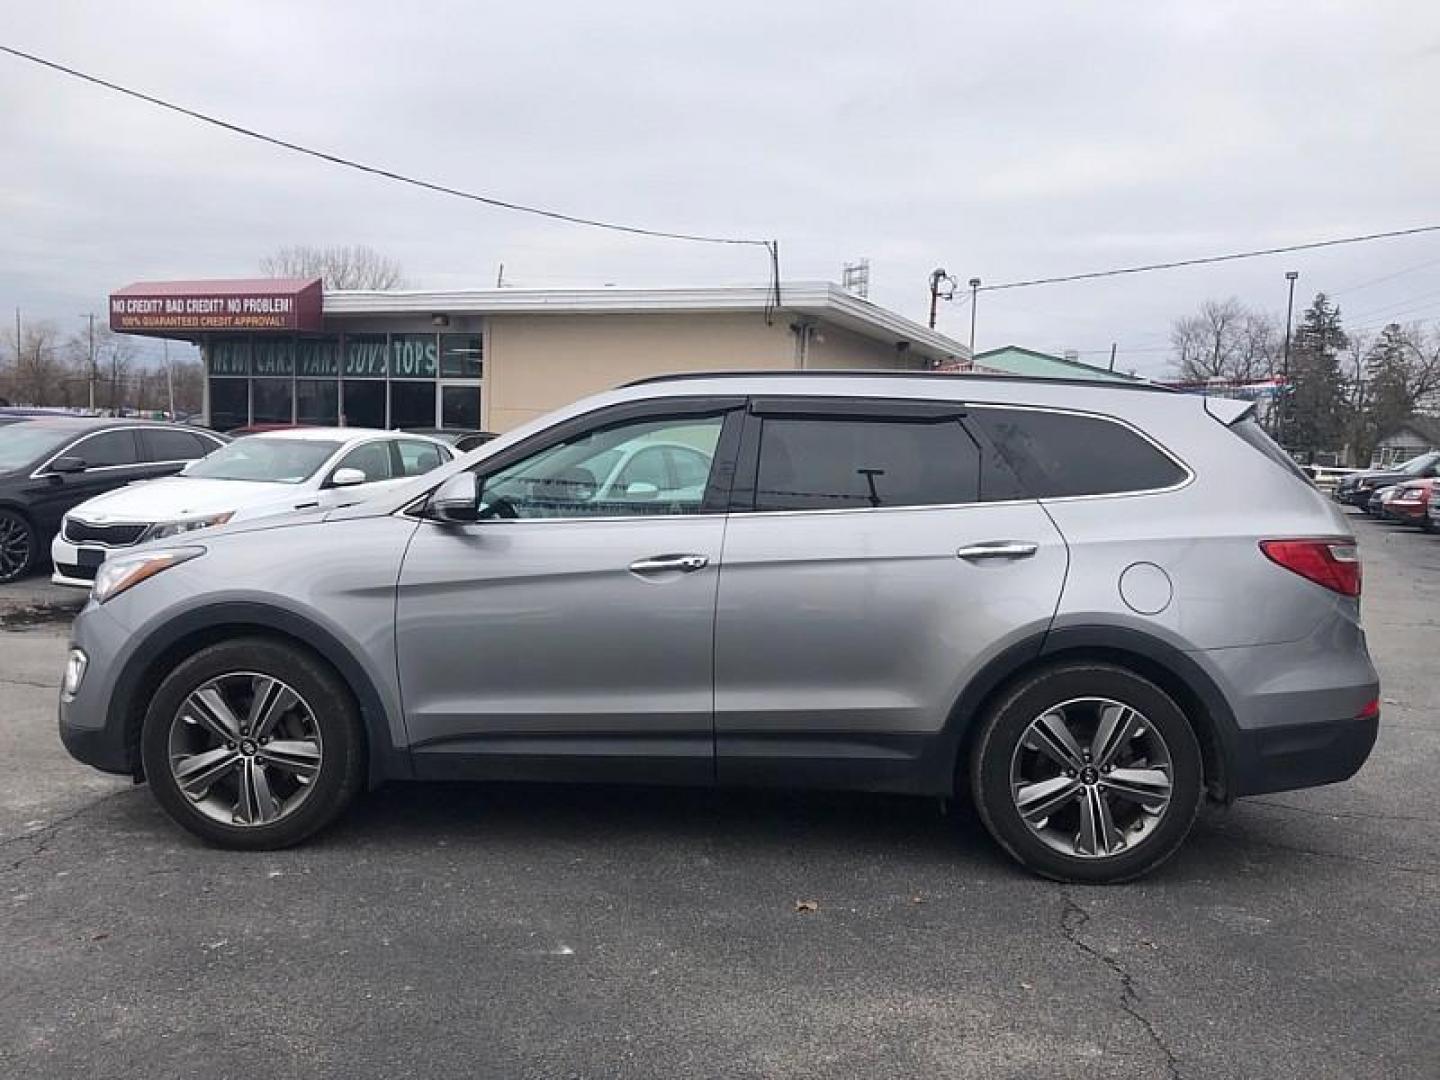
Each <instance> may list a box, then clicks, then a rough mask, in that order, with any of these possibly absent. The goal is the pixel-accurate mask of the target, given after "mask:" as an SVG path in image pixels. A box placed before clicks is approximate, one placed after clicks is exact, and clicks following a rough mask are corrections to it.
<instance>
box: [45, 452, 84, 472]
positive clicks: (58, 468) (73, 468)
mask: <svg viewBox="0 0 1440 1080" xmlns="http://www.w3.org/2000/svg"><path fill="white" fill-rule="evenodd" d="M89 467H90V466H88V465H86V464H85V459H84V458H80V457H69V456H66V457H57V458H56V459H55V460H54V461H52V462H50V469H49V471H50V472H52V473H60V474H62V475H63V474H65V473H82V472H84V471H85V470H86V469H88V468H89Z"/></svg>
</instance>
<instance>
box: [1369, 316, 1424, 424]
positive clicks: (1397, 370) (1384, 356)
mask: <svg viewBox="0 0 1440 1080" xmlns="http://www.w3.org/2000/svg"><path fill="white" fill-rule="evenodd" d="M1410 367H1411V364H1410V341H1409V339H1408V338H1407V337H1406V336H1405V332H1404V331H1403V330H1402V329H1401V328H1400V325H1399V324H1398V323H1391V324H1390V325H1389V326H1387V327H1385V329H1384V331H1382V332H1381V334H1380V337H1379V338H1378V339H1377V340H1376V342H1375V344H1374V345H1372V346H1371V347H1370V351H1369V353H1368V354H1366V357H1365V371H1366V376H1367V377H1366V383H1367V386H1366V388H1365V404H1366V427H1367V429H1368V431H1367V434H1368V435H1369V436H1370V439H1369V442H1370V443H1371V444H1373V442H1374V440H1376V439H1379V438H1382V437H1383V436H1385V435H1386V434H1388V433H1390V432H1391V431H1393V430H1394V429H1395V428H1396V427H1398V426H1399V425H1400V424H1402V423H1404V422H1405V421H1406V420H1409V419H1410V417H1412V416H1414V415H1415V391H1414V387H1413V385H1412V384H1413V380H1412V378H1411V371H1410Z"/></svg>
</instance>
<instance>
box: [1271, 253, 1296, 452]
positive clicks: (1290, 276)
mask: <svg viewBox="0 0 1440 1080" xmlns="http://www.w3.org/2000/svg"><path fill="white" fill-rule="evenodd" d="M1299 276H1300V271H1299V270H1287V271H1285V280H1286V281H1288V282H1289V283H1290V299H1289V300H1287V301H1286V303H1285V353H1284V355H1283V356H1282V357H1281V360H1280V399H1279V408H1277V409H1276V410H1275V417H1276V419H1275V441H1276V442H1278V443H1280V445H1281V446H1282V447H1283V446H1284V445H1285V443H1284V438H1285V401H1286V399H1287V398H1288V397H1289V396H1290V323H1291V320H1292V319H1293V318H1294V315H1295V279H1296V278H1298V277H1299Z"/></svg>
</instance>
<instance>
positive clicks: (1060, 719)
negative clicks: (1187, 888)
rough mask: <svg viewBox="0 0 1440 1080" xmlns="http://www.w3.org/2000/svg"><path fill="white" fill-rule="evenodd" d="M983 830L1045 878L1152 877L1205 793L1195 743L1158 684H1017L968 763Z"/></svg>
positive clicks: (1038, 679) (1056, 673)
mask: <svg viewBox="0 0 1440 1080" xmlns="http://www.w3.org/2000/svg"><path fill="white" fill-rule="evenodd" d="M970 770H971V772H970V779H971V790H972V791H973V792H974V796H975V802H976V806H977V808H978V809H979V812H980V817H981V819H982V820H983V821H984V822H985V827H986V828H987V829H989V831H990V834H991V835H992V836H993V837H994V838H995V840H996V841H997V842H998V843H999V844H1000V846H1001V847H1003V848H1004V849H1005V850H1006V851H1007V852H1009V853H1010V855H1011V856H1013V857H1014V858H1015V859H1016V860H1017V861H1019V862H1020V863H1022V864H1023V865H1025V866H1026V867H1028V868H1029V869H1031V870H1033V871H1035V872H1036V873H1039V874H1042V875H1044V876H1045V877H1050V878H1055V879H1057V880H1061V881H1074V882H1082V883H1092V884H1105V883H1112V882H1120V881H1128V880H1130V879H1132V878H1136V877H1139V876H1140V875H1142V874H1145V873H1148V872H1149V871H1150V870H1153V869H1154V868H1155V867H1157V866H1159V865H1160V864H1161V863H1162V862H1164V861H1165V860H1166V859H1168V858H1169V857H1170V856H1171V855H1173V854H1174V853H1175V851H1176V849H1177V848H1179V846H1180V844H1181V843H1182V842H1183V841H1184V839H1185V837H1186V835H1187V834H1188V833H1189V831H1190V826H1191V824H1192V823H1193V822H1194V820H1195V815H1196V813H1197V812H1198V811H1199V808H1200V800H1201V797H1202V795H1203V792H1204V783H1203V780H1204V775H1203V774H1204V767H1203V764H1202V761H1201V757H1200V747H1199V744H1198V743H1197V742H1196V739H1195V733H1194V731H1193V730H1192V729H1191V727H1190V723H1189V721H1188V720H1187V719H1186V718H1185V714H1184V712H1182V711H1181V709H1180V708H1179V706H1177V705H1176V704H1175V702H1174V701H1173V700H1172V699H1171V698H1170V696H1169V695H1168V694H1166V693H1165V692H1164V691H1163V690H1161V689H1160V688H1159V687H1158V686H1156V685H1155V684H1154V683H1152V682H1150V681H1149V680H1148V679H1144V678H1141V677H1140V676H1139V675H1136V674H1135V673H1134V672H1132V671H1128V670H1126V669H1125V668H1121V667H1117V666H1114V665H1111V664H1101V663H1091V662H1081V663H1072V664H1064V665H1061V666H1058V667H1053V668H1049V669H1047V670H1045V671H1042V672H1038V673H1036V674H1035V675H1032V676H1030V677H1028V678H1024V679H1022V680H1021V681H1020V682H1019V683H1018V684H1017V685H1016V686H1014V687H1013V688H1012V689H1011V690H1010V691H1009V692H1008V693H1007V694H1005V696H1004V697H1003V698H1002V699H1001V700H1000V701H999V702H998V703H997V704H996V706H995V708H994V709H993V710H992V711H991V712H990V713H989V714H988V715H987V716H986V717H985V718H984V720H983V726H982V727H981V730H980V735H979V738H978V740H977V742H976V744H975V750H974V753H973V754H972V756H971V760H970Z"/></svg>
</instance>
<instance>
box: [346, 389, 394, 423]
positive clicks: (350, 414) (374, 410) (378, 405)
mask: <svg viewBox="0 0 1440 1080" xmlns="http://www.w3.org/2000/svg"><path fill="white" fill-rule="evenodd" d="M343 393H344V401H345V408H344V409H343V410H341V416H340V422H341V423H342V424H344V425H345V426H346V427H368V428H383V427H384V426H385V384H384V383H383V382H363V381H361V382H347V383H345V386H344V390H343Z"/></svg>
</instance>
